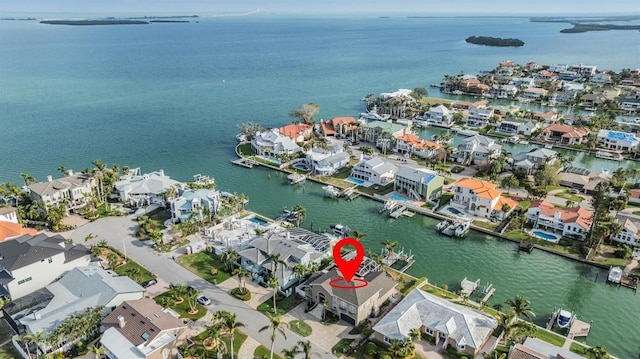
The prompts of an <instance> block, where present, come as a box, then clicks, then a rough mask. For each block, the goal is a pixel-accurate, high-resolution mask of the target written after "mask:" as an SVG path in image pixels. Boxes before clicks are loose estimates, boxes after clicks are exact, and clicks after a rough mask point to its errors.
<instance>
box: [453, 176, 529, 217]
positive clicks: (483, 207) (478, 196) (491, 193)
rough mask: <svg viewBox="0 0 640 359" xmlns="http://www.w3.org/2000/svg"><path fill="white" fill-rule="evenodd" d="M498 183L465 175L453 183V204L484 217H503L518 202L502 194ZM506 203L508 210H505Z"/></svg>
mask: <svg viewBox="0 0 640 359" xmlns="http://www.w3.org/2000/svg"><path fill="white" fill-rule="evenodd" d="M496 187H498V185H497V184H495V183H491V182H487V181H482V180H479V179H475V178H470V177H463V178H460V179H459V180H457V181H456V182H455V183H453V184H452V185H451V187H450V188H449V191H452V192H453V197H452V198H451V204H453V205H454V206H455V205H457V206H461V207H462V208H463V209H464V210H466V211H467V212H468V213H471V214H473V215H474V216H477V217H484V218H498V219H501V218H503V217H504V216H505V215H506V214H507V213H508V212H510V211H511V210H513V209H514V208H515V207H516V206H517V205H518V202H516V201H514V200H512V199H511V198H508V197H505V196H503V195H502V191H500V190H499V189H497V188H496ZM505 205H507V206H508V208H509V209H508V211H506V212H505V211H503V208H505Z"/></svg>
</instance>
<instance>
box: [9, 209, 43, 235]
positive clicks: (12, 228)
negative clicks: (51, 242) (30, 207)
mask: <svg viewBox="0 0 640 359" xmlns="http://www.w3.org/2000/svg"><path fill="white" fill-rule="evenodd" d="M16 211H17V208H15V207H0V242H1V241H4V240H6V239H10V238H15V237H20V236H23V235H25V234H30V235H32V236H35V235H36V233H38V231H36V230H35V229H33V228H25V227H23V226H22V224H20V223H18V215H17V214H16Z"/></svg>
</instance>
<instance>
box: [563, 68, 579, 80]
mask: <svg viewBox="0 0 640 359" xmlns="http://www.w3.org/2000/svg"><path fill="white" fill-rule="evenodd" d="M558 77H559V78H560V79H561V80H562V81H574V80H578V79H581V78H582V76H580V74H579V73H577V72H576V71H570V70H567V71H560V72H558Z"/></svg>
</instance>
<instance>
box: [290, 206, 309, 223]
mask: <svg viewBox="0 0 640 359" xmlns="http://www.w3.org/2000/svg"><path fill="white" fill-rule="evenodd" d="M293 213H295V215H296V227H300V223H302V221H304V218H305V217H306V216H307V210H306V208H304V207H302V206H301V205H299V204H297V205H295V206H294V207H293Z"/></svg>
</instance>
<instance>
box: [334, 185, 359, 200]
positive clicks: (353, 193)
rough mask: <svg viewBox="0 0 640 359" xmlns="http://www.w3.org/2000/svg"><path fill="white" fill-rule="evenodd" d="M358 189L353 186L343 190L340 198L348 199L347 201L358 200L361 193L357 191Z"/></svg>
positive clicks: (339, 194)
mask: <svg viewBox="0 0 640 359" xmlns="http://www.w3.org/2000/svg"><path fill="white" fill-rule="evenodd" d="M356 187H358V186H353V187H351V188H345V189H343V190H341V191H340V193H338V196H339V197H343V198H346V199H347V200H349V201H350V200H352V199H356V198H358V197H359V196H360V193H359V192H358V190H356Z"/></svg>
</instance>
